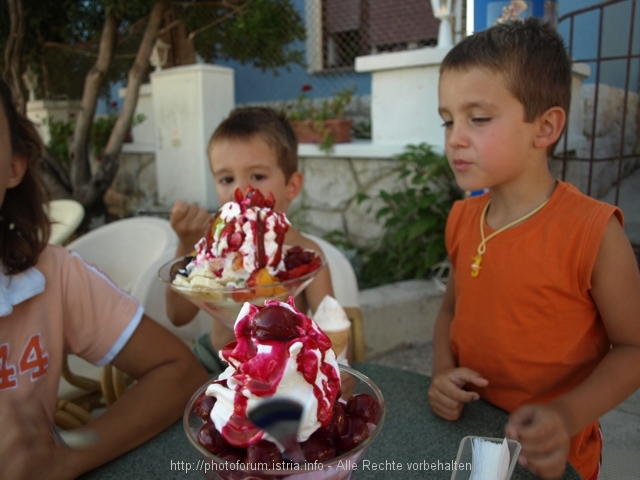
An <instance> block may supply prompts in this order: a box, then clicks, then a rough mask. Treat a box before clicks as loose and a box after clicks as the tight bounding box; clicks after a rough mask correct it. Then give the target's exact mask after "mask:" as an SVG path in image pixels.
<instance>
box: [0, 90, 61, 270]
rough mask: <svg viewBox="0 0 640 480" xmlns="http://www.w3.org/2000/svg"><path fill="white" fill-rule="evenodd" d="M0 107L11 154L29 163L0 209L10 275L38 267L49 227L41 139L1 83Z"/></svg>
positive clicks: (0, 254) (2, 249)
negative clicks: (6, 127)
mask: <svg viewBox="0 0 640 480" xmlns="http://www.w3.org/2000/svg"><path fill="white" fill-rule="evenodd" d="M0 104H1V105H2V110H3V112H4V115H5V117H6V118H7V124H8V126H9V138H10V141H11V151H12V153H13V154H14V155H23V156H24V157H26V158H27V160H28V166H27V170H26V172H25V174H24V177H23V178H22V181H21V182H20V184H19V185H16V186H15V187H13V188H10V189H7V191H6V193H5V196H4V202H3V203H2V207H0V217H1V220H0V261H2V266H3V267H4V271H5V273H6V274H8V275H13V274H16V273H20V272H23V271H25V270H27V269H28V268H30V267H33V266H34V265H35V264H36V263H38V257H39V256H40V253H41V252H42V250H44V248H45V247H46V246H47V242H48V241H49V233H50V229H51V227H50V222H49V218H48V217H47V214H46V211H45V209H44V203H45V202H46V201H47V200H48V198H47V195H46V192H45V189H44V185H43V184H42V181H41V180H40V176H39V169H40V160H41V159H42V154H43V145H42V140H40V135H39V134H38V132H37V131H36V129H35V127H34V126H33V124H32V123H31V121H29V119H28V118H26V117H25V116H24V115H22V114H21V113H20V112H18V110H17V109H16V107H15V105H14V104H13V101H12V95H11V90H10V89H9V87H8V85H7V84H6V83H5V82H4V81H3V80H1V79H0Z"/></svg>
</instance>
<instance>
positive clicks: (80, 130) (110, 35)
mask: <svg viewBox="0 0 640 480" xmlns="http://www.w3.org/2000/svg"><path fill="white" fill-rule="evenodd" d="M118 23H119V20H117V19H116V18H115V17H114V16H113V15H112V14H109V15H107V18H106V19H105V23H104V27H103V29H102V34H101V36H100V43H99V49H98V58H97V59H96V63H95V64H94V66H93V67H92V68H91V70H90V71H89V73H87V76H86V78H85V81H84V91H83V92H82V108H81V110H80V112H78V120H77V122H76V128H75V132H74V135H73V142H72V144H71V148H70V151H69V156H70V159H71V184H72V185H73V190H74V194H75V193H76V190H78V189H79V188H80V186H81V185H85V184H87V183H88V182H89V181H90V179H91V169H90V166H89V152H88V146H89V134H90V133H91V125H92V124H93V117H94V115H95V113H96V104H97V102H98V96H99V94H100V87H101V86H102V84H103V83H104V79H105V78H106V76H107V72H108V71H109V67H110V66H111V62H112V60H113V53H114V50H115V44H116V36H117V31H118ZM77 200H78V201H79V202H80V203H82V204H83V206H84V207H85V208H86V207H88V206H89V204H88V203H86V200H85V199H84V198H82V197H78V198H77Z"/></svg>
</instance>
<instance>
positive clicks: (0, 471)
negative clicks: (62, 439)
mask: <svg viewBox="0 0 640 480" xmlns="http://www.w3.org/2000/svg"><path fill="white" fill-rule="evenodd" d="M48 422H49V420H48V419H47V418H46V415H45V412H44V408H43V407H41V406H40V405H38V404H37V403H34V402H26V403H24V404H21V405H20V408H17V405H9V406H8V407H4V408H2V409H1V410H0V478H12V479H28V478H55V475H54V474H53V473H51V472H52V471H53V464H54V460H55V457H54V451H55V450H56V448H57V447H55V445H54V444H53V441H52V439H51V430H50V429H49V423H48Z"/></svg>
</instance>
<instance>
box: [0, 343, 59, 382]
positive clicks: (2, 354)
mask: <svg viewBox="0 0 640 480" xmlns="http://www.w3.org/2000/svg"><path fill="white" fill-rule="evenodd" d="M8 362H9V344H8V343H3V344H2V345H0V390H6V389H9V388H16V387H17V386H18V375H22V374H24V373H27V372H29V378H30V380H31V381H32V382H33V381H34V380H36V379H38V378H40V377H41V376H43V375H44V374H45V373H47V369H48V367H49V355H48V354H46V353H45V352H44V351H43V350H42V344H41V342H40V334H39V333H38V334H35V335H31V337H29V340H27V344H26V345H25V347H24V351H23V352H22V355H21V356H20V361H19V362H18V368H19V369H20V371H19V373H18V371H17V369H16V367H15V365H11V364H9V363H8Z"/></svg>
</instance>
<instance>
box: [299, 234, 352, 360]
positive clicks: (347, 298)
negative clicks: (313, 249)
mask: <svg viewBox="0 0 640 480" xmlns="http://www.w3.org/2000/svg"><path fill="white" fill-rule="evenodd" d="M302 235H303V236H305V237H307V238H308V239H309V240H312V241H314V242H315V243H316V244H317V245H318V246H319V247H320V248H321V249H322V252H323V253H324V256H325V257H327V264H328V267H329V271H330V272H331V286H332V287H333V295H334V296H335V299H336V300H337V301H338V303H339V304H340V306H341V307H342V308H343V309H344V311H345V313H346V314H347V317H348V318H349V320H350V321H351V353H352V355H353V360H354V361H356V362H364V359H365V344H364V324H363V321H362V310H361V309H360V300H359V290H358V280H357V278H356V274H355V272H354V271H353V266H352V265H351V262H349V259H347V257H346V256H345V255H344V253H342V252H341V251H340V250H339V249H338V248H337V247H336V246H335V245H332V244H331V243H329V242H327V241H326V240H324V239H322V238H320V237H316V236H315V235H310V234H308V233H303V234H302Z"/></svg>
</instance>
